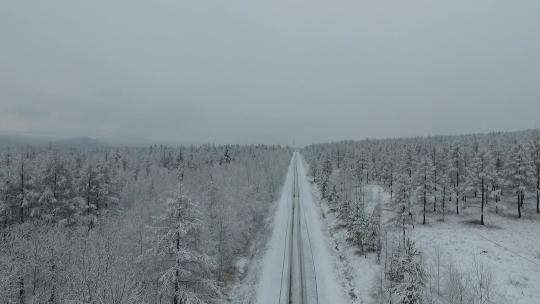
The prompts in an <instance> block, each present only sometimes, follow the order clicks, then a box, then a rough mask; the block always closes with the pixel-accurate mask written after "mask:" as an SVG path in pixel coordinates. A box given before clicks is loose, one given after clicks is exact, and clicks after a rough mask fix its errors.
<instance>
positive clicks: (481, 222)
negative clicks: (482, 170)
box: [480, 177, 485, 225]
mask: <svg viewBox="0 0 540 304" xmlns="http://www.w3.org/2000/svg"><path fill="white" fill-rule="evenodd" d="M484 192H485V191H484V178H483V177H482V207H481V208H482V211H481V212H482V215H481V216H480V225H484V202H485V200H484Z"/></svg>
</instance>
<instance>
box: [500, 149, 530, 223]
mask: <svg viewBox="0 0 540 304" xmlns="http://www.w3.org/2000/svg"><path fill="white" fill-rule="evenodd" d="M528 162H529V159H528V158H527V153H525V150H524V148H523V146H522V145H521V144H519V143H515V144H514V145H513V147H512V149H511V152H510V155H509V159H508V162H507V164H506V168H505V169H506V182H505V184H506V185H507V186H509V187H511V188H512V189H513V190H514V193H515V195H516V196H517V211H518V217H521V215H522V207H523V201H524V197H525V191H526V190H527V188H528V186H529V185H530V184H531V183H530V182H531V180H530V172H529V170H530V165H529V163H528Z"/></svg>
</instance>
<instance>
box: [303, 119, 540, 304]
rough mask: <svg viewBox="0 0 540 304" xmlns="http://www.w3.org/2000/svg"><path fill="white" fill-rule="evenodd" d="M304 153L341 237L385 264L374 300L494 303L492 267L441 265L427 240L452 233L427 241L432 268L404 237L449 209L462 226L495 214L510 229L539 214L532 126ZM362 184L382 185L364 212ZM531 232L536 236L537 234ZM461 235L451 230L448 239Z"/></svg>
mask: <svg viewBox="0 0 540 304" xmlns="http://www.w3.org/2000/svg"><path fill="white" fill-rule="evenodd" d="M303 153H304V155H305V157H306V160H307V161H308V163H309V164H310V168H311V171H310V174H311V176H312V177H313V180H314V182H315V184H316V185H317V188H318V189H319V192H320V195H321V198H322V200H323V201H325V202H326V203H327V204H328V207H329V209H330V211H331V212H332V213H334V214H335V215H336V218H337V220H338V222H339V225H341V226H342V227H344V229H345V230H346V233H347V242H348V243H350V244H351V245H352V246H355V247H356V248H358V250H359V253H360V254H362V255H364V254H368V253H373V255H375V258H374V259H375V262H376V263H378V264H384V267H383V269H384V270H382V271H381V274H380V275H379V277H376V278H375V281H377V282H375V283H374V285H375V286H376V287H374V288H373V289H374V291H373V292H374V293H375V294H376V296H375V298H377V299H378V300H376V302H377V303H496V302H497V301H496V294H495V292H494V289H495V288H494V286H493V285H494V283H493V273H492V271H493V269H488V267H487V266H486V265H484V264H481V263H480V262H478V261H477V260H476V259H475V260H474V265H466V266H464V267H465V268H467V267H469V266H470V268H471V269H473V270H472V272H471V273H470V275H469V274H466V273H465V270H464V269H461V267H463V265H460V266H459V267H457V266H456V265H455V264H454V263H455V261H454V262H449V261H447V262H448V263H447V266H446V267H444V268H443V267H441V248H440V247H438V246H436V245H435V241H436V240H437V238H441V239H444V238H445V235H446V234H452V233H454V232H452V231H444V232H441V231H438V232H436V233H435V232H434V234H437V235H435V236H434V240H435V241H432V243H431V244H428V245H427V247H428V249H430V251H433V252H434V254H433V255H434V256H435V257H436V259H437V261H436V265H435V267H430V265H428V263H427V262H426V261H427V260H428V258H427V257H426V256H425V255H424V254H423V252H422V248H420V246H416V244H415V240H414V239H413V238H412V237H409V235H412V234H413V231H415V230H419V226H427V227H426V228H425V229H426V230H428V229H431V230H434V229H436V226H437V225H439V226H441V225H443V224H444V223H445V220H446V219H447V218H449V217H450V216H452V217H453V219H454V220H455V221H458V223H459V225H461V226H463V224H462V223H466V224H467V225H469V224H470V225H473V226H472V227H474V226H475V225H478V226H482V227H486V226H487V227H489V228H491V229H493V228H495V229H501V228H500V227H499V228H497V223H498V222H499V221H501V219H506V218H508V219H510V221H512V224H511V225H512V226H515V227H517V226H518V225H521V223H523V225H526V224H527V225H528V224H529V223H537V220H538V218H540V132H539V131H538V130H528V131H521V132H508V133H500V132H498V133H489V134H473V135H461V136H435V137H418V138H402V139H366V140H362V141H343V142H335V143H328V144H315V145H311V146H308V147H306V148H305V149H304V152H303ZM370 185H371V186H372V187H373V185H375V186H376V187H379V188H380V189H381V190H380V192H379V198H378V202H377V204H376V205H375V206H373V208H371V209H369V208H368V207H367V206H366V204H367V202H365V201H364V196H365V192H366V189H368V188H369V187H370ZM381 193H383V194H385V195H386V196H387V202H386V204H385V203H384V201H382V200H381V197H380V195H381ZM462 213H463V214H466V215H462ZM471 216H472V219H470V218H471ZM460 218H461V219H460ZM464 219H470V220H469V221H464ZM531 220H532V221H533V222H530V221H531ZM535 220H536V221H535ZM415 225H416V227H415ZM450 227H459V226H450ZM421 228H422V227H421ZM489 228H487V229H489ZM445 229H446V230H449V229H448V228H445ZM467 233H471V232H470V231H467ZM497 233H499V234H502V232H494V234H497ZM456 235H457V236H456ZM530 235H531V241H532V242H533V243H536V242H537V241H534V240H538V231H530ZM391 236H392V237H391ZM525 236H526V235H522V237H525ZM459 237H460V236H459V232H456V233H455V234H454V235H453V236H450V238H454V239H456V238H457V239H459ZM513 237H514V239H515V237H516V236H515V235H514V236H513ZM476 246H478V244H469V247H474V248H475V247H476ZM501 246H502V245H501ZM515 249H522V248H518V247H516V248H515ZM451 250H453V251H456V250H457V249H456V248H451ZM508 250H510V249H508ZM480 253H481V254H487V253H488V252H487V250H484V251H482V252H480ZM529 254H532V255H534V254H535V253H534V252H529ZM536 254H537V258H538V257H540V252H537V253H536ZM464 257H465V254H462V256H461V257H459V255H458V259H461V260H463V258H464ZM465 260H466V259H465ZM375 262H374V263H375ZM525 262H526V261H525ZM531 263H533V265H532V266H537V264H536V262H534V261H533V262H531ZM457 264H458V265H459V264H463V262H462V261H459V260H458V261H457ZM514 266H515V265H514ZM434 269H435V270H434ZM508 270H509V269H505V270H501V271H508ZM443 272H444V273H443ZM510 281H511V280H510ZM512 283H513V284H518V283H515V282H512ZM520 296H521V295H520ZM439 301H440V302H439ZM507 301H508V299H507V300H506V301H504V300H503V301H499V302H500V303H505V302H507Z"/></svg>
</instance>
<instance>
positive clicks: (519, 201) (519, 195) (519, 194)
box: [517, 192, 521, 218]
mask: <svg viewBox="0 0 540 304" xmlns="http://www.w3.org/2000/svg"><path fill="white" fill-rule="evenodd" d="M517 205H518V217H520V218H521V193H519V192H518V200H517Z"/></svg>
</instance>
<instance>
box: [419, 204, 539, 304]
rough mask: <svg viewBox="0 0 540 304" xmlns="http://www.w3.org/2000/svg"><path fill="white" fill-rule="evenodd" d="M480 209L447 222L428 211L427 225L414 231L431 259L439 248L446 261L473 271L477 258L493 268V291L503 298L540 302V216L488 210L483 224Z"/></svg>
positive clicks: (521, 302)
mask: <svg viewBox="0 0 540 304" xmlns="http://www.w3.org/2000/svg"><path fill="white" fill-rule="evenodd" d="M477 209H478V208H467V209H462V211H461V213H460V215H459V216H455V215H449V216H446V219H445V222H441V221H440V220H437V219H436V218H432V217H431V216H428V219H430V220H429V222H428V224H426V225H425V226H423V225H421V224H417V225H416V228H415V229H414V230H412V231H411V232H410V236H411V237H412V238H413V239H415V240H416V244H417V246H418V247H419V248H421V250H422V251H423V253H424V257H425V258H426V261H427V262H428V263H431V264H433V263H434V261H435V248H437V247H439V248H440V252H441V253H442V258H441V260H442V265H443V267H448V265H449V263H450V262H451V261H453V263H454V264H455V265H457V266H458V267H459V268H460V269H461V270H462V271H464V272H469V271H471V270H472V269H473V266H474V263H475V259H476V262H479V263H483V264H484V265H486V266H487V267H488V269H490V270H491V271H492V272H493V275H494V283H495V285H494V287H493V291H494V292H495V293H496V294H497V295H496V296H497V298H498V299H499V302H500V303H513V304H535V303H540V217H538V216H537V215H536V214H534V215H533V212H531V213H530V217H528V218H522V219H517V218H516V217H515V216H513V215H498V214H495V213H492V212H490V213H488V214H487V215H486V226H481V225H479V224H478V218H479V215H478V210H477Z"/></svg>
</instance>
